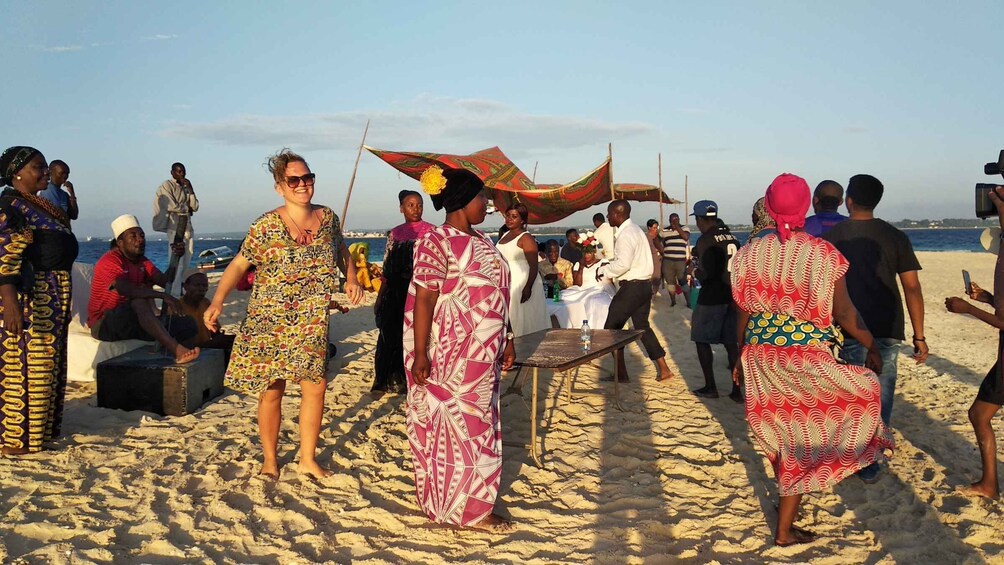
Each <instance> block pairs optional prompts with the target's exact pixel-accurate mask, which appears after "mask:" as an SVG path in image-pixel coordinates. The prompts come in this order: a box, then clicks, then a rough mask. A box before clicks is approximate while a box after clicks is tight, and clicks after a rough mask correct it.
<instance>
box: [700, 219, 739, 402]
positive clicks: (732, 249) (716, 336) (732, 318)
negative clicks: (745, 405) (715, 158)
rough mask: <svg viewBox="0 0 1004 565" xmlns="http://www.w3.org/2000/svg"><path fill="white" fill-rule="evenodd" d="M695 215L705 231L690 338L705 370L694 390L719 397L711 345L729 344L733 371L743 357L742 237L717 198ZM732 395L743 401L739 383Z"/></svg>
mask: <svg viewBox="0 0 1004 565" xmlns="http://www.w3.org/2000/svg"><path fill="white" fill-rule="evenodd" d="M691 216H694V218H695V220H696V222H697V228H698V229H699V230H701V237H700V238H699V239H698V240H697V245H695V246H694V254H693V263H692V264H691V269H692V277H693V278H694V279H696V280H697V281H699V282H700V294H698V296H697V304H696V305H694V314H693V316H692V317H691V326H690V340H691V341H693V342H694V343H695V344H697V359H698V360H699V361H700V362H701V371H702V372H703V373H704V386H703V387H701V388H699V389H697V390H695V391H693V392H694V394H695V395H697V396H700V397H702V398H718V386H717V385H716V384H715V373H714V368H713V363H714V358H715V354H714V352H713V351H712V350H711V345H712V344H714V343H720V344H722V345H724V346H725V352H726V353H727V354H728V357H729V372H730V373H731V372H732V369H733V368H735V366H736V361H737V360H738V359H739V346H738V344H737V338H736V312H735V309H734V308H733V306H732V282H731V271H732V257H733V255H735V254H736V251H737V250H738V249H739V240H738V239H736V237H735V236H734V235H732V232H730V231H729V228H728V226H726V225H725V223H724V222H722V220H721V219H720V218H719V217H718V204H716V203H715V202H714V201H713V200H701V201H699V202H696V203H694V213H693V214H691ZM729 398H731V399H732V400H735V401H736V402H740V401H742V398H743V397H742V393H741V392H740V390H739V386H738V385H733V387H732V392H731V393H730V394H729Z"/></svg>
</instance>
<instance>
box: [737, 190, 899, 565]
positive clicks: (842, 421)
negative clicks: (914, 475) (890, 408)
mask: <svg viewBox="0 0 1004 565" xmlns="http://www.w3.org/2000/svg"><path fill="white" fill-rule="evenodd" d="M765 204H766V208H767V213H768V214H769V215H770V217H771V218H772V219H773V220H774V222H775V224H776V229H777V233H772V234H770V235H766V236H763V237H761V238H757V239H753V240H752V241H751V242H750V243H748V244H747V245H744V246H743V247H742V248H741V249H740V250H739V252H738V253H736V255H735V257H734V258H733V264H732V298H733V300H734V301H735V303H736V306H737V312H738V317H739V326H738V327H739V329H740V331H739V347H740V349H741V350H742V355H741V363H740V364H739V365H737V367H736V375H735V376H734V378H735V380H736V382H737V383H738V382H739V380H740V378H741V377H745V384H746V418H747V420H748V421H749V425H750V430H751V431H752V433H753V437H754V440H755V442H756V444H757V446H758V447H759V448H760V450H761V451H763V452H764V454H765V455H766V456H767V459H769V460H770V462H771V465H772V466H773V467H774V475H775V478H776V479H777V483H778V494H779V496H780V503H779V504H778V517H777V529H776V531H775V534H774V543H775V544H777V545H780V546H786V545H791V544H795V543H806V542H809V541H812V540H813V539H815V534H813V533H812V532H810V531H808V530H805V529H802V528H799V527H797V526H794V525H792V524H793V522H794V519H795V514H796V513H797V510H798V505H799V503H800V502H801V500H802V495H803V494H804V493H806V492H814V491H820V490H823V489H825V488H828V487H830V486H832V485H834V484H836V483H838V482H840V481H841V480H842V479H844V478H845V477H847V476H848V475H850V474H852V473H855V472H856V471H858V470H859V469H861V468H863V467H866V466H868V465H870V464H871V463H873V462H875V461H876V460H877V459H879V458H881V457H882V451H883V449H886V448H889V449H891V448H892V447H893V441H892V435H891V434H890V432H889V430H888V429H887V428H886V427H885V426H884V425H883V424H882V419H881V417H880V416H879V408H880V398H879V385H878V378H877V377H876V376H875V374H874V373H873V372H872V371H879V370H881V366H882V359H881V356H880V355H879V352H878V349H877V348H876V347H875V344H874V339H873V338H872V335H871V333H869V332H868V329H867V328H865V326H864V323H863V322H862V321H861V318H860V315H859V314H858V312H857V310H855V309H854V304H852V303H851V300H850V296H849V295H848V294H847V284H846V282H845V281H844V274H845V273H846V272H847V268H848V263H847V259H845V258H844V257H843V255H841V254H840V252H839V251H837V250H836V248H835V247H833V246H832V245H831V244H829V243H828V242H826V241H823V240H821V239H817V238H815V237H812V236H810V235H808V234H806V233H805V232H803V231H802V230H801V228H802V226H803V225H804V224H805V212H806V210H808V208H809V186H808V185H807V184H806V183H805V181H804V180H802V179H801V178H799V177H797V176H795V175H791V174H783V175H781V176H779V177H777V179H775V180H774V182H773V183H772V184H771V185H770V188H768V189H767V195H766V200H765ZM834 321H836V322H837V323H839V324H840V326H841V327H842V328H843V330H844V332H846V333H847V334H848V335H850V336H852V337H853V338H854V339H856V340H858V341H860V342H861V343H862V344H865V345H867V347H868V360H867V362H866V366H867V368H865V367H857V366H853V365H844V364H841V363H840V362H838V361H837V360H836V358H835V357H834V356H833V351H832V348H831V346H832V342H833V341H835V340H837V337H838V336H839V332H837V331H836V330H835V329H834V328H833V322H834Z"/></svg>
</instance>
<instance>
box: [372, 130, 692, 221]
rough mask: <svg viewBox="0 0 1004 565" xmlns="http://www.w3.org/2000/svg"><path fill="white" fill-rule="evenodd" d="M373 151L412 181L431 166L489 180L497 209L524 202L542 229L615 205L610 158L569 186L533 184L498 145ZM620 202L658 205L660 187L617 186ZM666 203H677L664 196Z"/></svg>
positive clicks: (677, 201)
mask: <svg viewBox="0 0 1004 565" xmlns="http://www.w3.org/2000/svg"><path fill="white" fill-rule="evenodd" d="M366 149H368V150H369V151H370V152H371V153H373V154H374V155H376V156H377V157H379V158H381V159H383V160H384V161H386V162H387V163H388V164H389V165H391V166H392V167H394V168H395V169H397V170H399V171H401V172H402V173H404V174H406V175H408V176H410V177H411V178H413V179H418V178H419V177H420V176H422V173H423V172H424V171H425V169H427V168H428V167H429V166H430V165H433V164H438V165H440V166H443V167H449V168H455V169H456V168H464V169H467V170H469V171H471V172H472V173H474V174H476V175H478V177H479V178H480V179H481V180H482V181H484V183H485V188H486V189H487V190H488V192H489V193H490V195H491V199H492V201H493V202H494V204H495V207H496V208H498V209H499V210H507V209H509V207H510V206H512V205H513V204H514V203H516V202H517V201H518V202H521V203H522V204H524V205H525V206H526V207H527V210H528V211H529V221H528V222H527V223H529V224H534V225H539V224H549V223H552V222H557V221H558V220H561V219H562V218H565V217H567V216H569V215H571V214H574V213H575V212H578V211H580V210H587V209H589V208H591V207H592V206H596V205H598V204H604V203H606V202H610V200H611V195H610V182H611V177H610V160H609V159H607V160H606V161H604V162H603V164H602V165H600V166H599V167H597V168H595V169H593V170H592V171H590V172H589V173H588V174H586V175H585V176H583V177H582V178H580V179H579V180H577V181H575V182H572V183H569V184H565V185H559V184H538V185H534V184H533V182H531V181H530V179H529V178H528V177H527V176H526V175H525V174H523V171H521V170H520V169H519V167H517V166H516V165H515V164H513V162H512V161H510V160H509V158H508V157H506V155H505V153H502V150H501V149H499V148H498V147H492V148H490V149H484V150H481V151H478V152H476V153H471V154H470V155H448V154H445V153H418V152H401V151H384V150H381V149H374V148H372V147H367V148H366ZM614 194H615V196H616V197H617V198H624V199H627V200H635V201H643V202H658V201H659V188H658V187H656V186H652V185H648V184H614ZM662 201H663V202H665V203H667V204H678V203H679V200H674V199H672V198H670V197H669V196H668V195H666V193H665V192H663V193H662Z"/></svg>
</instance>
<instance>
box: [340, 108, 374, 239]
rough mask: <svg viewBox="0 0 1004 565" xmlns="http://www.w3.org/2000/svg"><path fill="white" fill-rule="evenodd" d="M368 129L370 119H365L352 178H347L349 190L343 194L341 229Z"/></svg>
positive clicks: (343, 225)
mask: <svg viewBox="0 0 1004 565" xmlns="http://www.w3.org/2000/svg"><path fill="white" fill-rule="evenodd" d="M369 131H370V121H369V120H366V129H364V130H363V140H362V141H360V142H359V152H358V153H356V164H355V166H354V167H352V178H351V179H349V192H348V194H346V195H345V206H344V207H343V208H342V231H345V217H346V215H348V213H349V199H350V198H352V186H353V185H355V184H356V171H358V170H359V158H360V157H362V156H363V146H364V145H366V134H367V133H369Z"/></svg>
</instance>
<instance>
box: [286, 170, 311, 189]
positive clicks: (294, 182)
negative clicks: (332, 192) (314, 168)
mask: <svg viewBox="0 0 1004 565" xmlns="http://www.w3.org/2000/svg"><path fill="white" fill-rule="evenodd" d="M316 176H317V175H315V174H314V173H307V174H305V175H303V176H302V177H286V186H288V187H289V188H296V187H298V186H300V183H301V182H302V183H303V186H313V185H314V178H315V177H316Z"/></svg>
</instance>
